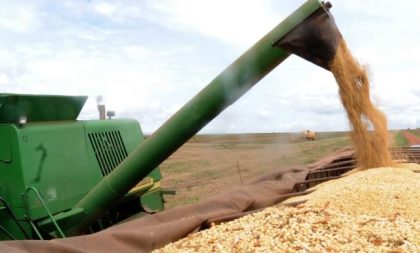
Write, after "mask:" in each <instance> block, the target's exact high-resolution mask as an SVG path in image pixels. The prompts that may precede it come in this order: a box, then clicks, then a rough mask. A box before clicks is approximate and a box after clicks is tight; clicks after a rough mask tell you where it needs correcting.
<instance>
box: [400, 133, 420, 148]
mask: <svg viewBox="0 0 420 253" xmlns="http://www.w3.org/2000/svg"><path fill="white" fill-rule="evenodd" d="M403 135H404V137H405V139H406V140H407V142H408V144H409V145H410V146H411V145H420V136H418V135H416V134H415V132H414V133H412V132H411V131H404V132H403Z"/></svg>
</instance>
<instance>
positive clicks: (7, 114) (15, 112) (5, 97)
mask: <svg viewBox="0 0 420 253" xmlns="http://www.w3.org/2000/svg"><path fill="white" fill-rule="evenodd" d="M86 99H87V97H85V96H56V95H21V94H0V123H18V121H19V119H20V118H21V117H25V118H26V120H27V122H40V121H59V120H76V119H77V117H78V116H79V113H80V111H81V110H82V107H83V105H84V104H85V102H86Z"/></svg>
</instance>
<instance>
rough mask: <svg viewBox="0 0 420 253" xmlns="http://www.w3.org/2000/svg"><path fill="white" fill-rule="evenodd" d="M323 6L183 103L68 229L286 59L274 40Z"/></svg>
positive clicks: (85, 203) (306, 10) (279, 30)
mask: <svg viewBox="0 0 420 253" xmlns="http://www.w3.org/2000/svg"><path fill="white" fill-rule="evenodd" d="M321 7H322V3H321V2H320V1H319V0H308V1H306V2H305V3H304V4H303V5H302V6H301V7H299V8H298V9H297V10H296V11H295V12H293V13H292V14H291V15H290V16H289V17H287V18H286V19H285V20H284V21H283V22H281V23H280V24H279V25H278V26H277V27H275V28H274V29H273V30H272V31H271V32H270V33H268V34H267V35H266V36H265V37H263V38H262V39H261V40H260V41H259V42H257V43H256V44H255V45H254V46H253V47H251V48H250V49H249V50H248V51H246V52H245V53H244V54H243V55H242V56H240V57H239V58H238V59H237V60H236V61H235V62H234V63H233V64H231V65H230V66H229V67H228V68H227V69H225V70H224V71H223V72H222V73H221V74H220V75H219V76H217V77H216V78H215V79H214V80H213V81H212V82H211V83H210V84H209V85H208V86H207V87H205V88H204V89H203V90H202V91H201V92H200V93H198V94H197V95H196V96H195V97H194V98H193V99H192V100H190V101H189V102H188V103H187V104H186V105H185V106H183V107H182V108H181V109H180V110H179V111H178V112H177V113H176V114H175V115H174V116H172V117H171V118H170V119H169V120H168V121H167V122H166V123H165V124H164V125H162V126H161V127H160V128H159V129H158V130H157V131H156V132H155V133H154V134H153V135H152V136H150V137H149V138H148V139H147V140H146V141H144V142H143V144H142V145H140V146H139V147H138V148H137V149H136V150H135V151H134V152H133V153H132V154H131V155H130V156H129V157H128V158H127V159H126V160H124V162H122V163H121V164H120V165H119V166H118V167H117V168H116V169H115V170H114V171H113V172H112V173H111V174H109V175H108V176H107V177H106V178H104V180H102V181H101V182H100V183H99V184H98V185H97V186H96V187H95V188H94V189H93V190H92V191H91V192H90V193H89V194H88V195H86V196H85V197H84V198H83V199H82V200H81V201H80V202H79V203H78V204H77V205H76V207H77V208H82V209H84V211H85V213H86V218H85V219H84V220H81V221H80V223H79V224H75V226H74V227H73V228H69V229H68V230H67V231H68V233H71V234H78V233H80V232H83V230H84V229H86V227H88V226H89V225H90V224H91V223H92V221H94V220H95V219H96V218H97V217H100V216H101V215H102V214H103V213H104V212H105V211H106V210H108V209H109V208H110V206H111V205H112V204H113V203H115V201H117V200H118V199H120V198H122V197H123V196H124V195H125V194H126V193H127V192H128V191H129V190H130V189H131V188H132V187H133V186H134V185H135V184H136V183H137V182H138V181H139V180H141V179H142V178H144V177H145V176H146V175H147V174H148V173H150V171H151V170H152V169H153V168H155V167H156V166H158V165H159V164H160V163H161V162H163V161H164V160H165V159H167V158H168V157H169V156H170V155H171V154H172V153H173V152H175V151H176V150H177V149H178V148H179V147H180V146H181V145H182V144H184V143H185V142H186V141H187V140H188V139H190V138H191V137H192V136H193V135H194V134H196V133H197V132H198V131H199V130H200V129H201V128H203V127H204V126H205V125H206V124H207V123H208V122H210V121H211V120H212V119H213V118H215V117H216V116H217V115H218V114H220V113H221V112H222V111H223V110H224V109H225V108H227V107H228V106H229V105H230V104H232V103H233V102H235V101H236V100H237V99H239V97H241V96H242V95H243V94H244V93H245V92H246V91H248V90H249V89H250V88H252V87H253V86H254V84H256V83H257V82H258V81H259V80H261V79H262V78H263V77H264V76H265V75H266V74H268V73H269V72H270V71H271V70H272V69H274V68H275V67H276V66H277V65H278V64H280V63H281V62H282V61H283V60H284V59H286V58H287V57H288V56H289V54H288V53H287V52H286V51H285V50H283V49H282V48H279V47H274V46H273V45H274V43H276V42H277V41H279V40H280V39H281V37H282V36H283V35H285V34H287V33H288V32H290V31H291V30H292V29H293V28H294V27H295V26H297V25H299V24H300V23H301V22H302V21H303V20H304V19H306V18H307V17H309V16H310V15H311V14H312V13H314V12H315V11H316V10H317V9H319V8H321Z"/></svg>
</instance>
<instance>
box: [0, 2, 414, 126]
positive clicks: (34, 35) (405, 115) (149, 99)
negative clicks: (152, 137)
mask: <svg viewBox="0 0 420 253" xmlns="http://www.w3.org/2000/svg"><path fill="white" fill-rule="evenodd" d="M303 2H304V1H303V0H302V1H296V0H293V1H292V0H287V1H286V0H284V1H275V0H260V1H257V0H255V1H246V0H243V1H239V0H231V1H222V0H212V1H207V0H206V1H204V0H203V1H198V0H195V1H194V0H176V1H175V0H174V1H169V0H160V1H152V0H144V1H133V0H127V1H96V0H90V1H86V0H85V1H77V0H74V1H70V0H67V1H66V0H64V1H52V0H51V1H48V0H43V1H41V0H40V1H36V0H33V1H8V0H0V37H1V40H0V90H1V92H8V93H35V94H39V93H47V94H69V95H88V96H89V100H88V102H87V103H86V105H85V108H84V110H83V112H82V114H81V116H80V118H81V119H90V118H96V117H97V112H96V101H95V97H96V96H98V95H102V96H103V102H104V103H105V104H106V105H107V108H108V109H111V110H115V111H116V114H117V117H131V118H136V119H137V120H139V121H140V123H141V124H142V127H143V130H144V131H145V132H148V133H151V132H153V131H154V130H156V129H157V128H158V127H159V126H160V125H161V124H163V122H164V121H165V120H167V119H168V118H169V117H170V116H171V115H172V114H173V113H174V112H176V110H178V109H179V108H180V107H181V106H182V105H183V104H185V103H186V102H187V101H188V100H189V99H190V98H192V97H193V96H194V95H195V94H196V93H197V92H198V91H200V90H201V89H202V88H204V87H205V86H206V85H207V84H208V83H209V82H210V81H211V80H212V79H213V78H214V77H216V76H217V75H218V74H219V73H220V72H221V71H222V70H223V69H224V68H226V67H227V66H228V65H229V64H230V63H231V62H233V61H234V60H235V59H236V58H237V57H238V56H240V55H241V54H242V53H243V52H244V51H245V50H246V49H247V48H249V47H250V46H252V44H253V43H255V42H256V41H258V40H259V39H260V38H261V37H262V36H263V35H264V34H265V33H267V32H268V31H269V30H270V29H272V28H273V27H274V26H275V25H277V24H278V23H279V22H280V21H281V20H282V19H283V18H285V17H286V16H287V15H288V14H290V13H291V12H292V11H293V10H294V9H296V8H297V7H298V6H299V5H301V4H302V3H303ZM331 3H332V4H333V8H332V9H331V12H332V13H333V15H334V17H335V19H336V23H337V25H338V27H339V29H340V30H341V32H342V34H343V35H344V37H345V38H346V40H347V42H348V44H349V47H350V49H351V50H352V52H353V54H354V55H355V56H356V57H357V58H358V59H359V60H360V61H361V62H362V63H363V64H366V65H368V67H369V70H370V73H371V79H372V99H373V100H374V102H375V103H376V104H377V105H378V107H379V108H380V109H382V110H383V111H384V112H385V114H386V115H387V117H388V121H389V126H390V128H392V129H398V128H407V127H410V128H413V127H420V116H419V115H420V103H419V99H420V84H419V71H420V63H419V62H420V61H419V60H418V59H419V58H420V47H419V46H418V45H420V29H419V28H418V24H420V16H419V15H418V14H417V13H416V12H417V11H418V10H419V7H420V3H419V2H418V1H414V0H409V1H404V4H400V3H397V4H396V2H395V1H389V0H384V1H379V0H365V1H361V0H355V1H345V0H336V1H331ZM337 92H338V88H337V85H336V83H335V81H334V79H333V77H332V75H331V73H329V72H327V71H325V70H324V69H322V68H320V67H317V66H315V65H313V64H311V63H309V62H306V61H305V60H302V59H300V58H299V57H297V56H291V57H289V58H288V59H287V60H286V61H285V62H283V63H282V64H281V65H280V66H279V67H277V68H276V69H275V70H273V72H271V73H270V74H269V75H268V76H267V77H265V78H264V79H263V80H262V81H261V82H260V83H259V84H257V85H256V86H255V87H254V88H253V89H252V90H251V91H250V92H248V93H247V94H245V96H244V97H242V98H241V99H240V100H239V101H238V102H236V103H235V104H234V105H232V106H231V107H229V108H228V109H227V110H226V111H225V112H223V113H222V114H221V115H220V116H219V117H217V118H216V119H215V120H214V121H213V122H211V123H210V124H209V125H208V126H207V127H206V128H204V129H203V131H202V132H206V133H227V132H284V131H301V130H304V129H314V130H316V131H331V130H347V129H348V122H347V119H346V117H345V113H344V111H343V109H342V106H341V104H340V102H339V99H338V95H337Z"/></svg>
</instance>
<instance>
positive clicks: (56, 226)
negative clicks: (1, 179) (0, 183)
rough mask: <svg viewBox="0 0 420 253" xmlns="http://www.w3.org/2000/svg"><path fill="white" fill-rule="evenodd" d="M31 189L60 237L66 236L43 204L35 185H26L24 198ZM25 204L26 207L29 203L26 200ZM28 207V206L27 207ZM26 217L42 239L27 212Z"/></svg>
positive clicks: (26, 197)
mask: <svg viewBox="0 0 420 253" xmlns="http://www.w3.org/2000/svg"><path fill="white" fill-rule="evenodd" d="M31 190H32V191H33V192H34V193H35V195H36V197H37V199H38V200H39V201H40V202H41V205H42V207H43V208H44V209H45V211H46V213H47V215H48V217H49V218H50V219H51V221H52V222H53V224H54V226H55V228H56V229H57V232H58V234H60V236H61V237H62V238H65V237H66V236H65V235H64V233H63V231H62V230H61V228H60V226H58V223H57V222H56V220H55V219H54V217H53V215H52V214H51V212H50V210H49V209H48V207H47V205H46V204H45V201H44V199H43V198H42V196H41V194H39V191H38V190H37V189H36V188H35V187H33V186H31V187H28V188H27V189H26V192H25V199H26V200H28V193H29V192H30V191H31ZM26 205H27V207H29V203H28V201H27V202H26ZM28 209H29V208H28ZM28 219H29V221H30V223H31V226H32V228H34V230H35V232H36V233H37V235H38V236H39V237H40V238H41V239H42V236H41V234H40V233H39V231H38V229H37V228H36V226H35V225H34V224H33V223H32V221H31V217H30V216H29V212H28Z"/></svg>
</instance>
